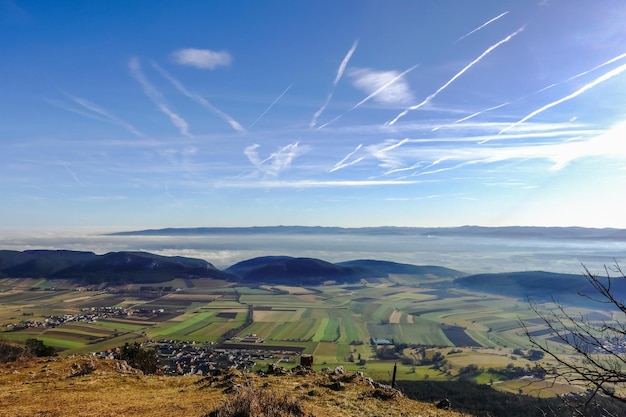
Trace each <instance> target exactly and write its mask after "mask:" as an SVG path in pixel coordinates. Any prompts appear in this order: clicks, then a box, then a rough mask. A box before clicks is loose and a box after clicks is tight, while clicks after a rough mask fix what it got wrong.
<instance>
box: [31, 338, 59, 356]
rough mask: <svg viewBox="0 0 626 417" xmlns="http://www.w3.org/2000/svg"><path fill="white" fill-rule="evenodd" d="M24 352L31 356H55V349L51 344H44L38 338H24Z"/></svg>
mask: <svg viewBox="0 0 626 417" xmlns="http://www.w3.org/2000/svg"><path fill="white" fill-rule="evenodd" d="M25 345H26V352H27V353H28V354H31V355H33V356H37V357H42V356H56V355H57V351H56V349H55V348H54V347H52V346H46V344H45V343H44V342H43V341H41V340H39V339H26V342H25Z"/></svg>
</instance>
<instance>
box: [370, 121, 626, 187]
mask: <svg viewBox="0 0 626 417" xmlns="http://www.w3.org/2000/svg"><path fill="white" fill-rule="evenodd" d="M526 127H527V128H530V127H532V126H531V124H528V125H527V126H526ZM538 127H539V129H538V130H537V131H535V132H532V131H527V132H526V133H523V134H518V135H510V139H511V140H509V141H508V142H507V143H504V142H500V143H498V144H497V145H492V146H489V145H480V146H477V145H476V143H477V142H478V143H482V142H486V140H485V139H487V138H490V137H492V136H497V134H494V135H489V136H482V138H483V141H482V142H481V141H479V140H478V139H479V138H480V136H478V137H477V136H473V137H472V136H470V137H464V138H461V139H459V140H457V139H455V138H454V137H448V138H446V139H433V140H428V139H408V138H405V139H403V140H400V141H398V140H386V141H383V142H381V143H379V144H373V145H369V146H367V147H366V151H367V152H368V153H369V155H370V156H371V157H372V158H374V159H376V160H378V161H380V163H379V167H381V168H384V169H386V170H387V171H386V172H384V173H383V174H382V175H386V176H387V175H391V174H404V173H406V172H410V171H412V173H411V175H412V176H415V175H434V174H438V173H442V172H447V171H453V170H457V169H460V168H463V167H467V166H470V165H478V164H493V163H499V162H506V161H514V160H527V161H529V160H544V161H549V162H550V163H551V164H552V165H550V166H548V169H549V170H552V171H559V170H561V169H563V168H564V167H566V166H567V165H568V164H569V163H571V162H572V161H575V160H578V159H582V158H589V157H603V158H609V159H616V160H625V161H626V148H624V147H623V146H621V142H622V141H623V137H624V135H626V121H624V122H621V123H618V124H616V125H614V126H613V127H611V128H610V129H608V130H606V131H594V130H577V129H573V130H554V131H547V130H544V129H542V128H541V125H539V126H538ZM541 138H544V139H546V140H539V139H541ZM513 139H515V140H513ZM547 139H549V140H547ZM446 141H447V143H445V144H444V142H446ZM522 141H523V142H522Z"/></svg>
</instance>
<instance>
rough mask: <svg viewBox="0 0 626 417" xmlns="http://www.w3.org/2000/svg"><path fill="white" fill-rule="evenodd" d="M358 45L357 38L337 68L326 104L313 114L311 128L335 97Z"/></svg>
mask: <svg viewBox="0 0 626 417" xmlns="http://www.w3.org/2000/svg"><path fill="white" fill-rule="evenodd" d="M358 45H359V40H358V39H357V40H355V41H354V43H353V44H352V48H350V50H349V51H348V53H347V54H346V56H345V57H344V58H343V60H342V61H341V64H340V65H339V68H338V69H337V75H336V76H335V81H333V88H332V89H331V90H330V93H328V97H326V101H325V102H324V104H322V107H320V109H319V110H318V111H316V112H315V114H314V115H313V119H312V120H311V123H309V127H310V128H312V127H315V124H316V123H317V119H318V118H319V117H320V116H321V115H322V113H323V112H324V110H326V107H328V104H329V103H330V100H331V99H332V97H333V93H334V91H335V87H337V84H338V83H339V80H341V77H343V73H344V72H345V70H346V67H347V66H348V62H350V58H352V54H354V51H356V47H357V46H358Z"/></svg>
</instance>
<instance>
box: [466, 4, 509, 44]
mask: <svg viewBox="0 0 626 417" xmlns="http://www.w3.org/2000/svg"><path fill="white" fill-rule="evenodd" d="M507 13H509V12H508V11H506V12H504V13H501V14H499V15H498V16H496V17H494V18H493V19H491V20H488V21H487V22H485V23H483V24H482V25H480V26H478V27H477V28H476V29H474V30H472V31H469V32H467V33H466V34H465V35H463V36H461V37H460V38H459V39H457V40H455V41H454V43H457V42H459V41H462V40H463V39H465V38H467V37H468V36H470V35H472V34H474V33H476V32H478V31H479V30H481V29H482V28H484V27H485V26H487V25H489V24H491V23H493V22H495V21H496V20H498V19H500V18H501V17H504V16H505V15H506V14H507Z"/></svg>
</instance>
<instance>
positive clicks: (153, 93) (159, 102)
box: [129, 57, 190, 136]
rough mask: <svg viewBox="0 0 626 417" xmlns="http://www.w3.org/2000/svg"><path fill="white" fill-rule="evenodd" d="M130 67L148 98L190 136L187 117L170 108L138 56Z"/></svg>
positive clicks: (133, 59) (182, 131)
mask: <svg viewBox="0 0 626 417" xmlns="http://www.w3.org/2000/svg"><path fill="white" fill-rule="evenodd" d="M129 68H130V72H131V74H132V75H133V77H135V79H136V80H137V81H138V82H139V84H141V87H142V88H143V91H144V93H145V94H146V95H147V96H148V98H150V99H151V100H152V101H153V102H154V104H156V106H157V107H158V109H159V110H161V112H163V113H164V114H165V115H167V116H168V117H169V118H170V120H171V122H172V123H173V124H174V126H176V127H177V128H178V130H179V131H180V133H182V134H183V135H185V136H190V135H189V125H188V124H187V122H186V121H185V119H183V118H182V117H180V116H179V115H178V114H176V113H175V112H174V111H173V110H172V109H170V108H169V106H168V105H167V103H166V101H165V99H164V98H163V95H161V93H160V92H159V91H158V90H157V89H156V88H155V87H154V86H153V85H152V84H150V82H149V81H148V79H147V78H146V76H145V75H144V74H143V72H142V71H141V65H139V59H138V58H136V57H134V58H131V59H130V62H129Z"/></svg>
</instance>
